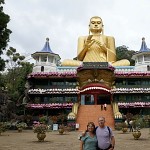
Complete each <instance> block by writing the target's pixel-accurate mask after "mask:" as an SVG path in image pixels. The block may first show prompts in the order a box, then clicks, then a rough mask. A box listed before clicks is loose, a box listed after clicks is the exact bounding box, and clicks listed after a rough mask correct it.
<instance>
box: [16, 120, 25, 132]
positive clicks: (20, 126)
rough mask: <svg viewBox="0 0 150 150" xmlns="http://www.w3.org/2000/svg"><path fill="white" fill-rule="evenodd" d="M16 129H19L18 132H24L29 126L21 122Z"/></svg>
mask: <svg viewBox="0 0 150 150" xmlns="http://www.w3.org/2000/svg"><path fill="white" fill-rule="evenodd" d="M16 127H17V129H18V132H22V130H23V129H25V128H26V127H27V124H26V123H25V122H20V123H17V124H16Z"/></svg>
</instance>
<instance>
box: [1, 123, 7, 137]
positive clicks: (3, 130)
mask: <svg viewBox="0 0 150 150" xmlns="http://www.w3.org/2000/svg"><path fill="white" fill-rule="evenodd" d="M6 127H7V126H6V123H5V122H0V135H1V133H2V132H5V131H6Z"/></svg>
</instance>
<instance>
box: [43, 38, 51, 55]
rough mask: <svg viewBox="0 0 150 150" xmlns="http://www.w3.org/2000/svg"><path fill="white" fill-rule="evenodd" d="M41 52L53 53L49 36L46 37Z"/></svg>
mask: <svg viewBox="0 0 150 150" xmlns="http://www.w3.org/2000/svg"><path fill="white" fill-rule="evenodd" d="M41 52H48V53H53V52H52V50H51V48H50V45H49V38H46V43H45V45H44V47H43V49H42V50H41ZM53 54H54V53H53Z"/></svg>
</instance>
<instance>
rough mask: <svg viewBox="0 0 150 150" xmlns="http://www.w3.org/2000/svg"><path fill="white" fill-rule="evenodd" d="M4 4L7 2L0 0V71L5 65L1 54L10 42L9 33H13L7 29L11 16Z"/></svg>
mask: <svg viewBox="0 0 150 150" xmlns="http://www.w3.org/2000/svg"><path fill="white" fill-rule="evenodd" d="M3 4H5V2H4V0H0V71H2V70H4V67H5V61H4V59H2V57H1V55H2V54H3V50H5V48H6V46H7V43H8V42H9V35H10V34H11V30H9V29H7V24H8V22H9V21H10V17H9V16H8V15H7V14H5V13H4V12H3V6H2V5H3Z"/></svg>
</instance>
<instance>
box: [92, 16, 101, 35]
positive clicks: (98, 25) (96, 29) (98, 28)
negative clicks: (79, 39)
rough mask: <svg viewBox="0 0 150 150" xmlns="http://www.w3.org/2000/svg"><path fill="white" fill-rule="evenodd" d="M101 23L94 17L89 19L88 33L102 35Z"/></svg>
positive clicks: (99, 19)
mask: <svg viewBox="0 0 150 150" xmlns="http://www.w3.org/2000/svg"><path fill="white" fill-rule="evenodd" d="M103 26H104V25H103V21H102V19H101V18H100V17H98V16H94V17H92V18H91V19H90V23H89V32H92V33H101V32H102V34H103Z"/></svg>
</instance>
